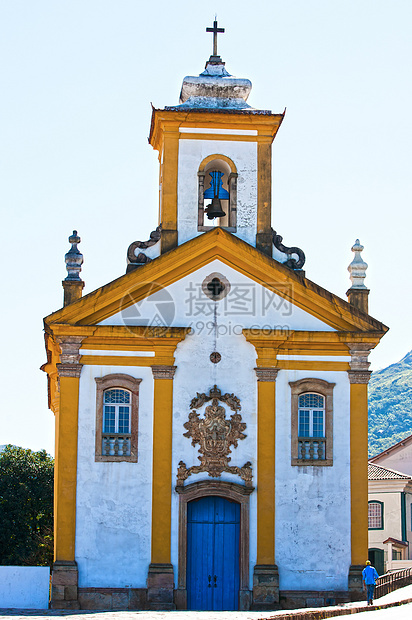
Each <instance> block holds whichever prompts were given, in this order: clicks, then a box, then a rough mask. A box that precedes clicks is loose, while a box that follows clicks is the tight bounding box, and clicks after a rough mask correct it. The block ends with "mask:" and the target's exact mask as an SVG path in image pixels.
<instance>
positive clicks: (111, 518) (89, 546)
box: [76, 366, 153, 588]
mask: <svg viewBox="0 0 412 620" xmlns="http://www.w3.org/2000/svg"><path fill="white" fill-rule="evenodd" d="M113 373H125V374H128V375H131V376H132V377H136V378H141V379H142V382H141V383H140V391H139V436H138V462H137V463H127V462H120V463H100V462H99V463H96V462H95V460H94V457H95V429H96V382H95V380H94V378H95V377H103V376H105V375H108V374H113ZM152 419H153V376H152V371H151V368H142V367H138V366H130V367H125V366H100V367H99V366H83V369H82V374H81V377H80V395H79V439H78V458H77V511H76V561H77V563H78V566H79V586H84V587H86V586H87V587H119V588H121V587H125V586H131V587H134V588H144V587H146V579H147V569H148V566H149V563H150V552H151V522H150V520H151V510H152V508H151V506H152V490H151V484H152V444H153V430H152V426H153V422H152Z"/></svg>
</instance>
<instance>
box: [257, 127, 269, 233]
mask: <svg viewBox="0 0 412 620" xmlns="http://www.w3.org/2000/svg"><path fill="white" fill-rule="evenodd" d="M260 131H261V130H259V138H260V141H259V142H258V147H257V234H258V235H259V234H270V233H271V220H272V140H271V136H262V135H261V134H260Z"/></svg>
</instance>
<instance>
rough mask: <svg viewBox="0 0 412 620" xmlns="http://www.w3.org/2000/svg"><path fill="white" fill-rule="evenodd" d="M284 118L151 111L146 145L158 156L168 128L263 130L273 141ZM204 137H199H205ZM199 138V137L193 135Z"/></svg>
mask: <svg viewBox="0 0 412 620" xmlns="http://www.w3.org/2000/svg"><path fill="white" fill-rule="evenodd" d="M283 118H284V114H242V113H236V112H230V113H227V112H225V113H222V112H199V111H193V110H192V111H191V110H156V109H154V110H153V113H152V121H151V129H150V136H149V143H150V144H151V145H152V147H153V148H154V149H155V150H157V151H159V152H161V151H162V148H163V135H164V131H165V129H166V128H167V127H168V126H169V125H178V126H179V127H188V128H190V127H196V128H199V129H200V128H205V129H206V128H207V129H251V130H256V129H258V130H259V129H262V128H264V130H265V133H266V134H267V135H268V136H270V139H271V140H273V139H274V137H275V136H276V133H277V131H278V129H279V127H280V125H281V123H282V121H283ZM204 135H205V134H202V136H204ZM196 137H198V134H196ZM219 137H220V136H219Z"/></svg>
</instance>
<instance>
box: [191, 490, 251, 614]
mask: <svg viewBox="0 0 412 620" xmlns="http://www.w3.org/2000/svg"><path fill="white" fill-rule="evenodd" d="M239 536H240V504H238V503H236V502H232V501H230V500H227V499H224V498H223V497H202V498H201V499H197V500H194V501H192V502H189V504H188V506H187V579H186V583H187V608H188V609H197V610H209V611H223V610H227V611H230V610H236V609H238V608H239V542H240V538H239Z"/></svg>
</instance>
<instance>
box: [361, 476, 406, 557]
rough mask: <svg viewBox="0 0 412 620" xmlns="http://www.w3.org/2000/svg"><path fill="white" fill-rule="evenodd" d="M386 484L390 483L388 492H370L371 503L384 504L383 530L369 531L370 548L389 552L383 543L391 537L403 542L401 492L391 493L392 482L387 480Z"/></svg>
mask: <svg viewBox="0 0 412 620" xmlns="http://www.w3.org/2000/svg"><path fill="white" fill-rule="evenodd" d="M386 482H387V483H388V491H386V492H381V493H374V492H371V491H369V493H368V501H369V502H373V501H374V500H376V501H379V502H383V530H368V546H369V548H371V547H376V548H377V549H384V550H385V551H387V549H388V546H387V545H384V544H383V541H384V540H386V539H387V538H389V537H390V536H391V537H392V538H396V539H397V540H402V521H401V492H400V491H395V492H390V490H389V489H390V483H391V481H390V480H387V481H386ZM397 482H398V481H397ZM369 484H370V483H369ZM390 559H391V558H390Z"/></svg>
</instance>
